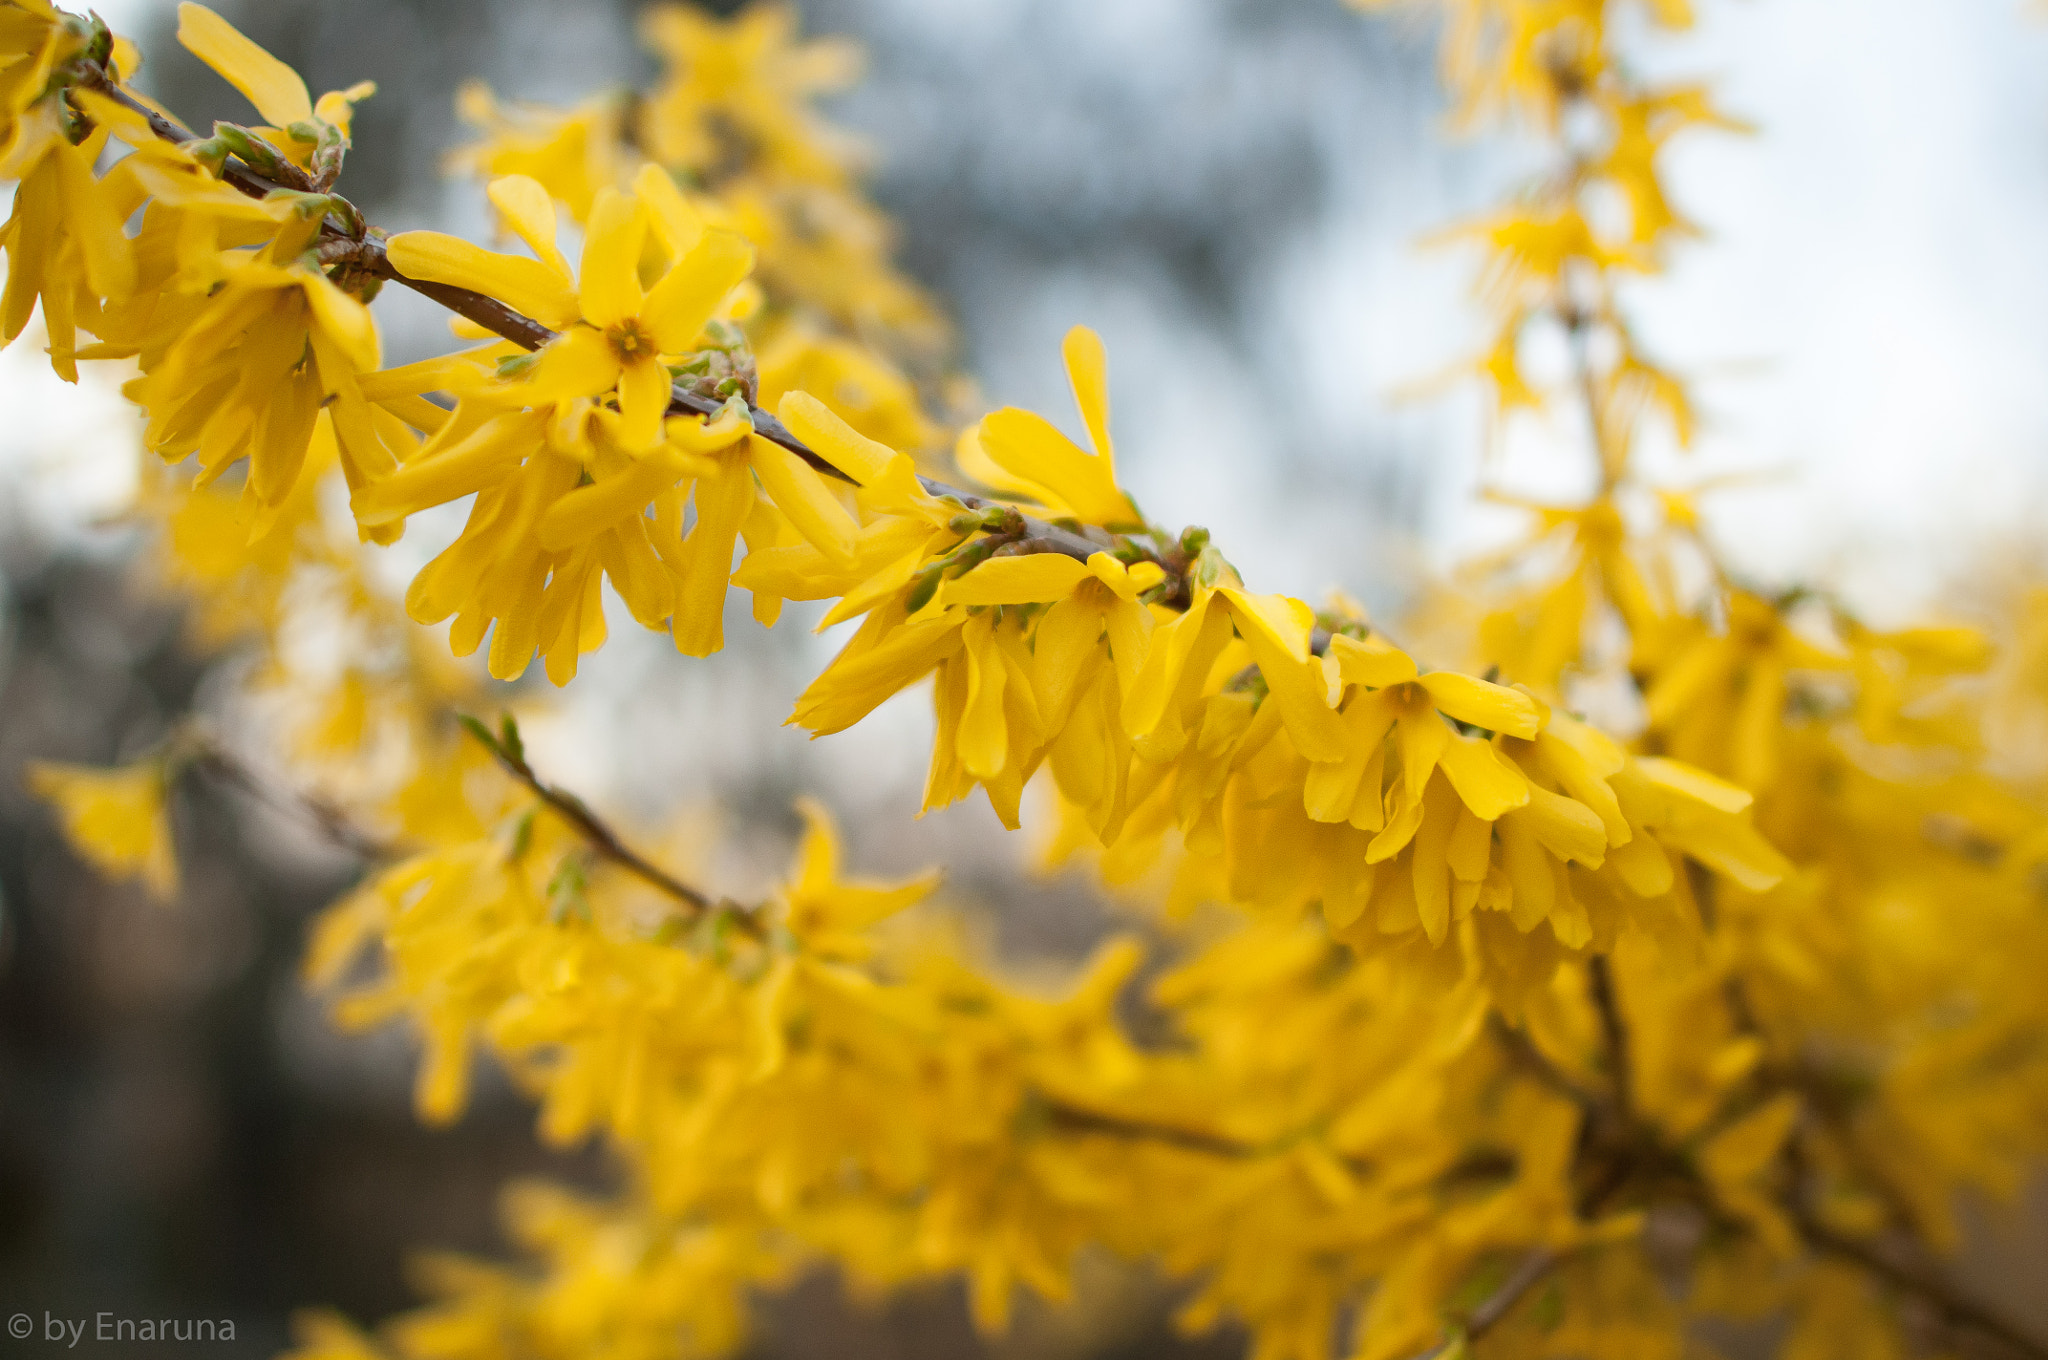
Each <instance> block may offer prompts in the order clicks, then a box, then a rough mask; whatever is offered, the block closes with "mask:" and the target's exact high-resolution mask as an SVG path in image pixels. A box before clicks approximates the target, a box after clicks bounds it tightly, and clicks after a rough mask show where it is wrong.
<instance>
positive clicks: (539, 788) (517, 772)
mask: <svg viewBox="0 0 2048 1360" xmlns="http://www.w3.org/2000/svg"><path fill="white" fill-rule="evenodd" d="M462 726H463V730H464V731H466V732H468V733H469V734H470V736H472V737H474V738H476V740H477V742H478V743H479V744H481V745H482V746H483V747H484V749H485V750H487V751H489V752H490V753H491V755H492V756H494V757H495V758H496V759H497V762H498V764H499V765H500V766H502V767H503V768H504V770H505V772H506V773H507V774H509V775H511V776H512V777H513V778H514V779H516V780H518V781H519V782H520V783H521V784H524V785H525V786H526V788H527V790H528V791H529V792H531V793H532V794H533V795H534V796H535V797H536V798H538V799H540V801H541V802H542V803H543V804H545V805H546V806H547V808H548V810H549V811H551V812H553V813H554V814H555V815H556V816H558V817H560V818H561V819H562V820H563V821H565V822H567V823H568V824H569V827H570V829H571V830H573V831H574V832H575V833H576V834H577V835H578V836H580V837H582V838H583V842H584V844H585V845H587V846H589V847H590V849H591V851H592V852H593V853H594V854H596V855H597V857H598V858H599V859H603V860H608V861H609V862H611V863H612V864H615V865H617V866H618V867H619V868H621V869H624V870H625V871H626V872H627V873H629V874H632V875H633V876H634V877H636V878H638V879H640V880H641V881H642V882H644V883H646V884H648V885H649V886H651V887H653V888H655V889H656V890H657V891H659V892H661V893H662V894H663V895H665V896H667V897H670V898H672V899H674V900H675V901H676V902H677V903H678V904H679V905H681V906H682V907H683V909H684V910H685V911H686V912H687V913H688V914H689V916H690V917H691V918H692V919H693V920H694V919H699V918H702V917H704V916H707V915H709V914H710V913H712V912H714V911H724V912H726V913H727V914H729V915H730V916H731V918H732V919H733V920H734V921H735V922H737V923H739V924H740V925H741V927H742V928H743V929H745V930H747V931H748V932H749V933H750V934H754V935H757V936H758V935H760V934H762V933H763V927H762V924H761V919H760V913H759V912H758V911H756V910H753V909H742V908H738V907H736V906H735V905H734V904H732V903H727V902H714V901H713V900H712V899H711V897H710V896H709V895H708V894H706V893H703V892H700V891H698V890H697V889H696V888H693V887H691V886H690V885H689V884H687V883H685V882H683V881H682V880H681V879H679V878H677V877H676V876H675V875H674V874H671V873H670V872H668V871H667V870H666V869H663V868H662V867H661V866H660V865H658V864H655V863H654V862H653V861H651V860H649V859H647V858H646V857H645V856H643V855H642V854H640V852H639V851H637V850H635V849H633V847H632V846H630V845H628V844H626V842H625V839H624V838H623V837H621V836H620V835H619V834H618V832H616V831H614V830H612V828H611V827H610V826H608V825H607V824H606V823H605V822H604V820H603V819H602V818H600V817H599V816H598V815H597V814H596V813H595V812H592V811H591V810H590V805H589V804H587V803H585V802H584V801H583V800H582V799H581V798H579V797H577V796H576V795H575V794H573V793H571V792H569V790H567V789H564V788H560V787H558V786H556V785H553V784H550V783H548V782H547V781H546V780H544V779H542V778H541V777H540V775H539V774H538V773H536V772H535V770H534V768H533V766H532V765H531V764H530V763H528V761H527V759H526V748H525V746H524V744H523V743H522V742H521V741H520V739H519V729H518V728H517V727H516V726H515V725H514V724H513V723H512V720H511V719H510V717H509V716H508V717H507V718H506V720H505V728H504V732H503V733H502V734H495V733H493V732H492V731H491V729H490V728H488V727H486V726H484V725H483V724H482V723H481V722H478V721H477V720H476V719H475V718H470V717H464V718H463V719H462Z"/></svg>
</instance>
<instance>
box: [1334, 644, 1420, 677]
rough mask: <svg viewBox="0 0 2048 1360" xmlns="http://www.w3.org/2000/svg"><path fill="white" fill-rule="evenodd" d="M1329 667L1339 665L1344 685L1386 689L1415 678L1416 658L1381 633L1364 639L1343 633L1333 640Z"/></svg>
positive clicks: (1338, 669)
mask: <svg viewBox="0 0 2048 1360" xmlns="http://www.w3.org/2000/svg"><path fill="white" fill-rule="evenodd" d="M1324 656H1325V657H1326V658H1327V659H1326V661H1325V662H1324V666H1325V669H1328V668H1330V667H1335V668H1336V672H1337V675H1338V678H1339V679H1340V681H1341V682H1342V683H1343V684H1347V685H1364V686H1366V687H1367V688H1368V689H1383V688H1385V687H1386V686H1388V685H1398V684H1400V683H1402V682H1403V681H1405V680H1413V679H1414V678H1415V659H1414V658H1413V657H1411V656H1409V655H1408V653H1406V652H1404V651H1402V650H1401V649H1400V648H1399V647H1396V646H1394V645H1393V644H1392V643H1390V642H1388V641H1387V640H1386V639H1385V638H1383V637H1381V636H1380V635H1379V634H1378V633H1370V634H1367V635H1366V637H1365V638H1364V639H1363V640H1362V641H1361V640H1360V639H1358V638H1353V637H1346V636H1344V635H1343V634H1342V633H1339V634H1338V635H1337V636H1335V637H1333V638H1331V639H1330V647H1329V650H1328V651H1327V652H1325V653H1324Z"/></svg>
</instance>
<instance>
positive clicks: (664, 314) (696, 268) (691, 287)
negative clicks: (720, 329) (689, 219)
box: [640, 231, 754, 354]
mask: <svg viewBox="0 0 2048 1360" xmlns="http://www.w3.org/2000/svg"><path fill="white" fill-rule="evenodd" d="M753 267H754V248H753V246H751V245H749V244H748V243H747V239H746V238H745V237H744V236H739V235H737V234H735V233H733V232H729V231H707V232H705V233H704V235H703V238H702V239H701V240H699V241H698V242H697V244H696V245H694V246H692V247H691V248H690V250H689V253H688V254H686V255H684V256H683V257H682V258H681V259H680V260H677V261H676V263H675V266H674V267H673V268H672V269H670V270H669V271H668V273H666V274H664V275H662V276H661V281H660V282H658V283H656V284H655V285H654V287H653V289H652V290H651V291H650V292H649V293H648V294H647V300H646V302H645V303H644V304H642V305H641V306H640V311H641V313H642V315H643V317H644V318H645V320H646V322H647V326H648V329H649V330H650V331H651V332H652V333H653V335H654V343H655V345H656V346H657V347H659V349H660V350H661V352H662V353H663V354H683V353H687V352H688V351H690V350H692V349H694V348H695V347H696V344H697V336H698V335H699V334H700V333H701V332H702V331H703V329H704V323H705V322H707V321H709V320H710V319H711V314H712V313H713V312H715V311H717V310H718V304H719V303H721V302H723V301H725V295H726V294H727V293H730V292H731V291H732V290H733V289H734V287H736V286H737V285H738V284H739V282H740V281H741V280H742V279H744V278H746V276H747V274H748V273H749V272H750V271H751V270H752V269H753Z"/></svg>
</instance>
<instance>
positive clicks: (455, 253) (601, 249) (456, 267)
mask: <svg viewBox="0 0 2048 1360" xmlns="http://www.w3.org/2000/svg"><path fill="white" fill-rule="evenodd" d="M491 199H492V201H493V202H494V203H495V204H497V206H498V208H499V211H500V212H501V213H502V214H503V216H504V218H505V221H506V223H507V225H508V226H510V227H511V228H512V230H513V231H515V232H516V233H518V235H519V236H520V237H521V239H523V240H524V241H525V242H526V243H527V245H528V246H530V247H531V248H532V249H533V252H534V254H535V255H536V256H537V257H538V259H537V260H530V259H527V258H525V257H523V256H517V255H503V254H498V253H496V252H493V251H487V250H483V249H481V248H479V247H476V246H473V245H471V244H469V243H468V242H467V241H463V240H461V239H459V238H457V237H453V236H444V235H442V234H441V233H439V232H426V231H415V232H406V233H404V234H402V235H399V236H395V237H393V238H392V239H391V241H390V243H389V247H388V249H389V253H390V257H391V262H392V263H393V264H394V265H396V266H397V267H398V269H399V270H400V272H402V273H404V274H406V275H408V276H410V277H412V278H416V279H423V280H430V281H432V282H435V283H447V284H454V285H455V286H457V287H461V288H472V289H475V290H476V291H478V292H480V293H485V294H488V295H489V296H491V297H494V298H497V299H498V300H499V301H501V302H504V303H506V304H507V305H508V306H511V307H513V308H514V309H516V310H518V311H521V312H524V313H525V314H527V315H528V316H531V317H533V318H534V319H536V320H538V321H540V322H542V323H543V324H545V325H548V326H552V327H557V328H561V327H567V329H566V330H565V331H564V333H563V334H562V335H561V336H560V337H559V338H558V339H556V340H554V341H552V342H550V343H549V344H548V345H547V347H546V348H544V349H543V350H542V351H541V352H540V358H539V360H538V362H537V363H536V364H535V365H534V368H533V371H532V373H531V375H530V376H529V377H528V379H527V382H526V384H525V386H524V389H523V392H522V395H523V397H524V399H525V400H526V402H527V403H528V404H531V405H544V404H548V403H553V402H560V401H567V400H571V399H573V398H576V397H595V396H599V395H601V394H603V393H607V392H610V391H612V390H613V389H614V388H616V389H617V391H618V406H619V412H620V414H621V415H622V416H623V417H624V423H623V425H622V427H621V439H622V441H623V442H624V443H625V444H626V446H627V447H629V448H635V449H641V448H649V447H652V446H653V445H654V444H655V443H656V442H657V441H658V440H659V439H660V437H661V422H662V415H663V413H664V412H665V411H666V410H667V409H668V404H669V389H670V387H671V385H672V384H673V381H674V379H673V378H672V377H671V375H670V373H669V371H668V369H667V368H666V367H664V366H663V364H662V356H663V355H669V356H677V355H682V354H686V353H688V352H690V351H691V350H692V349H694V348H695V347H696V342H697V337H698V335H699V334H700V333H701V332H702V331H703V329H704V323H705V322H707V321H709V320H710V319H711V316H712V314H713V313H714V312H715V311H716V310H717V309H718V306H719V304H720V303H721V302H723V301H724V300H725V297H726V294H728V293H730V292H731V291H732V290H733V288H735V287H736V286H737V285H738V284H739V283H740V282H741V280H743V279H745V278H746V276H747V274H748V272H749V271H751V270H752V268H753V262H754V256H753V249H752V248H751V247H750V246H748V245H747V243H746V242H745V241H744V240H742V239H741V238H739V237H737V236H734V235H733V234H732V233H730V232H724V231H717V230H710V231H706V230H703V229H702V228H701V226H698V227H697V230H696V235H695V239H693V240H689V241H687V242H682V243H677V245H676V246H675V247H674V248H675V250H676V256H675V259H674V263H673V264H672V265H671V266H670V268H669V269H668V271H667V272H666V273H665V274H663V275H662V276H661V278H660V279H658V280H657V281H656V282H655V284H654V286H653V287H652V288H648V289H643V288H642V287H641V284H640V272H639V270H640V256H641V250H642V247H643V245H644V243H645V238H646V235H647V232H648V230H649V227H650V220H649V216H650V215H649V211H648V208H647V206H646V205H645V204H644V203H643V202H642V200H641V199H640V198H638V197H636V196H634V195H632V194H625V193H621V192H619V191H618V190H616V189H613V188H610V187H606V188H604V189H601V190H600V191H599V192H598V194H597V197H596V200H595V201H594V202H593V203H592V205H591V210H590V222H589V225H588V227H587V229H586V234H585V239H584V246H583V264H582V278H581V281H580V283H579V282H578V280H577V278H576V276H575V275H573V274H572V273H571V272H570V270H569V265H568V261H567V260H565V259H564V258H563V257H562V254H561V252H560V251H559V250H558V249H556V247H555V212H554V206H553V204H552V203H551V202H550V201H549V199H548V196H547V192H546V190H545V189H543V188H542V187H541V186H540V185H539V184H538V183H536V182H535V181H533V180H531V179H527V178H525V177H523V176H512V177H509V178H507V179H501V180H498V181H496V182H495V183H493V184H492V186H491ZM686 230H687V228H686Z"/></svg>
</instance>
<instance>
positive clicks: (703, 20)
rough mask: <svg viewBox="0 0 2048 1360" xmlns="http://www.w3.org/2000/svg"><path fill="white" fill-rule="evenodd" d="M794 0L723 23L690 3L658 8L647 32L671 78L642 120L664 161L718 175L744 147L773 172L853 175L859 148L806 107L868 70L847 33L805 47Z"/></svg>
mask: <svg viewBox="0 0 2048 1360" xmlns="http://www.w3.org/2000/svg"><path fill="white" fill-rule="evenodd" d="M796 22H797V21H796V14H795V11H794V10H792V9H791V8H790V7H789V6H787V5H780V4H763V5H755V6H752V7H750V8H748V9H747V10H745V11H744V12H742V13H740V14H738V15H736V16H735V17H733V18H731V19H719V18H716V17H714V16H712V15H709V14H706V13H704V12H702V11H701V10H697V9H694V8H689V7H685V6H683V5H674V4H667V5H656V6H653V7H651V8H650V9H648V10H647V12H646V15H645V17H644V18H643V19H642V20H641V24H640V33H641V36H642V38H643V39H644V40H645V42H646V43H647V45H648V47H650V48H651V49H653V50H654V51H655V52H656V53H657V54H658V55H659V56H660V57H661V58H662V59H663V64H664V68H665V69H664V76H665V79H664V80H663V81H662V84H661V85H660V87H659V88H658V89H656V91H655V92H654V94H653V95H652V96H651V97H650V98H649V99H648V100H647V102H646V105H645V107H644V108H643V109H642V112H641V118H640V129H641V135H642V137H643V139H644V142H645V145H646V147H647V150H648V154H649V155H651V156H652V157H653V158H654V159H655V160H657V161H659V162H661V163H662V164H663V165H667V166H673V167H686V168H688V169H690V170H692V171H695V172H696V173H697V174H698V175H699V176H702V177H705V178H710V179H714V180H715V179H716V178H717V177H718V176H719V174H720V172H721V171H723V170H726V169H728V168H729V167H730V166H731V163H732V157H733V153H734V151H735V150H736V148H734V147H733V146H732V145H731V143H733V142H737V143H739V149H744V150H746V151H750V152H751V153H752V154H753V155H755V156H757V157H758V158H759V159H760V161H761V162H762V163H763V164H764V167H765V168H766V169H768V170H769V171H770V172H771V173H774V174H777V175H786V176H789V177H792V178H797V179H807V180H814V181H822V182H832V181H834V180H838V179H842V178H844V176H845V167H846V164H847V162H848V161H849V160H850V159H851V158H852V154H853V146H852V144H851V143H850V142H849V140H848V139H846V138H845V137H844V136H843V135H842V136H839V137H836V138H835V137H833V136H832V135H831V133H830V130H829V129H827V128H825V127H823V126H821V125H820V124H819V123H818V122H817V121H816V120H815V119H813V118H812V117H811V116H810V114H809V111H808V109H807V107H806V105H807V103H808V101H810V100H811V99H813V98H815V97H816V96H818V95H820V94H826V93H830V92H832V91H835V90H839V89H843V88H844V87H845V86H846V85H848V84H849V83H851V81H852V80H853V79H854V77H855V76H857V75H858V74H859V71H860V65H861V54H860V49H859V48H858V47H857V46H855V45H854V44H853V43H851V42H848V41H846V40H844V39H838V40H831V39H827V40H823V41H814V42H807V43H799V42H797V41H796V40H795V33H796Z"/></svg>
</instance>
